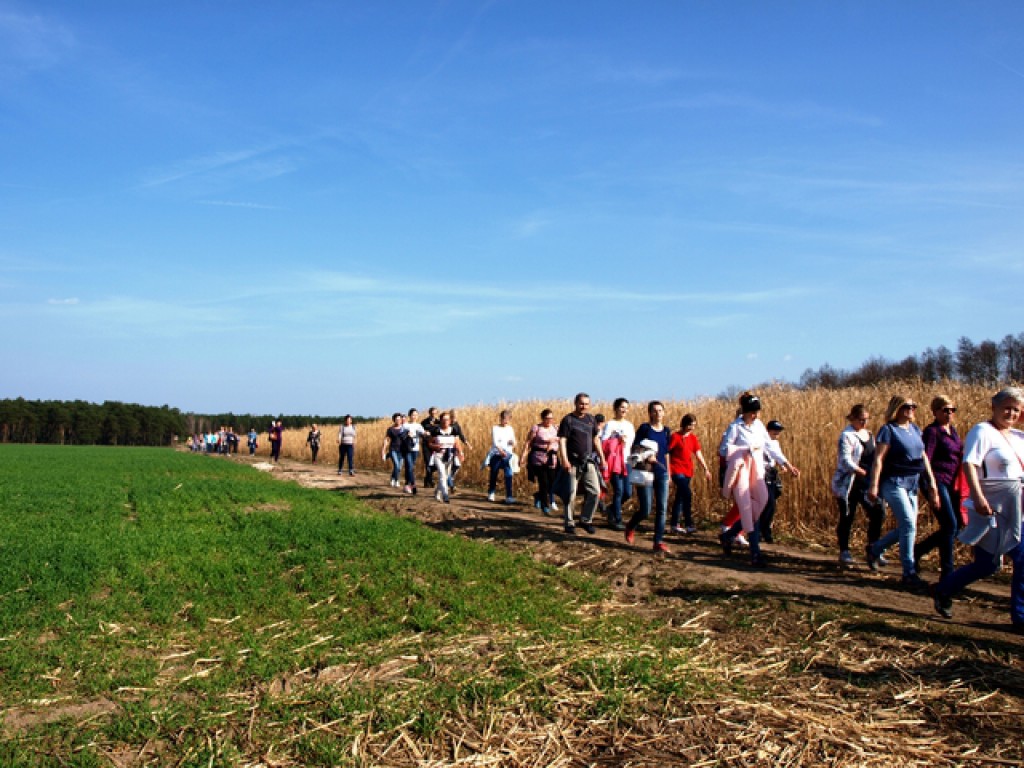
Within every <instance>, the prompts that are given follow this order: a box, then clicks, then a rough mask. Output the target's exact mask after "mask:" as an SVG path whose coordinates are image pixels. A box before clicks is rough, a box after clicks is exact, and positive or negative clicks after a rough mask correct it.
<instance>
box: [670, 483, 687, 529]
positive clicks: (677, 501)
mask: <svg viewBox="0 0 1024 768" xmlns="http://www.w3.org/2000/svg"><path fill="white" fill-rule="evenodd" d="M688 479H689V478H687V477H686V475H672V486H673V487H674V488H675V491H676V495H675V498H674V499H673V500H672V520H671V522H670V525H671V526H672V530H675V529H676V528H678V527H679V523H680V521H681V520H682V518H683V487H684V485H686V481H687V480H688Z"/></svg>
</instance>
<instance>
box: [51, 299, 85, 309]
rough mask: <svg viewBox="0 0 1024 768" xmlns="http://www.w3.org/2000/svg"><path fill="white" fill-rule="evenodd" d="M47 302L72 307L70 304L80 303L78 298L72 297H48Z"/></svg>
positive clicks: (52, 304)
mask: <svg viewBox="0 0 1024 768" xmlns="http://www.w3.org/2000/svg"><path fill="white" fill-rule="evenodd" d="M46 303H47V304H49V305H51V306H58V307H70V306H74V305H75V304H77V303H78V299H76V298H70V299H47V300H46Z"/></svg>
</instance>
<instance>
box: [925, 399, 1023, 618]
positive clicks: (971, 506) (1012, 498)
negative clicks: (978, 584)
mask: <svg viewBox="0 0 1024 768" xmlns="http://www.w3.org/2000/svg"><path fill="white" fill-rule="evenodd" d="M1022 408H1024V390H1022V389H1020V388H1019V387H1007V388H1005V389H1002V390H1000V391H999V392H997V393H996V394H995V396H994V397H993V398H992V418H991V419H990V420H989V421H984V422H982V423H980V424H976V425H975V426H974V427H973V428H972V429H971V431H970V432H968V433H967V440H966V442H965V444H964V463H963V469H964V478H965V479H966V480H967V486H968V487H969V488H970V489H971V498H970V500H968V501H966V502H964V506H965V507H966V508H967V510H968V521H967V527H966V528H964V530H962V531H961V532H960V534H959V535H960V540H961V541H963V542H964V543H966V544H973V545H974V562H973V563H968V564H967V565H964V566H962V567H960V568H957V569H956V570H955V571H953V572H952V573H950V574H948V575H946V576H944V577H943V578H942V580H941V581H939V583H938V584H937V585H936V586H935V592H934V595H933V596H934V604H935V610H936V611H937V612H938V613H939V614H941V615H942V616H945V617H946V618H950V617H951V616H952V615H953V600H952V597H953V595H955V594H957V593H959V592H960V591H961V590H963V589H964V587H966V586H967V585H968V584H972V583H973V582H975V581H977V580H979V579H983V578H985V577H986V576H991V575H992V574H994V573H995V572H996V571H998V570H999V568H1000V566H1001V565H1002V561H1003V555H1009V556H1010V559H1011V560H1012V562H1013V580H1012V581H1011V585H1010V619H1011V620H1012V621H1013V626H1014V627H1016V628H1017V630H1018V631H1024V545H1022V544H1021V481H1022V478H1024V432H1022V431H1021V430H1019V429H1014V426H1015V425H1016V424H1017V423H1018V422H1019V420H1020V417H1021V409H1022Z"/></svg>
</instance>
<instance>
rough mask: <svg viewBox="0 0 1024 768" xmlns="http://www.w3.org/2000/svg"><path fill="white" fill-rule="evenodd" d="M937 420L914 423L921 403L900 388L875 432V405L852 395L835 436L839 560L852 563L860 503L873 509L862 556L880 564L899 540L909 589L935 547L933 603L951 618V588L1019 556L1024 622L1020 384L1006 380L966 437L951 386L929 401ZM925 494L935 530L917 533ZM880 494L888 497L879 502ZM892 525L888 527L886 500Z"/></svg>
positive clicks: (1016, 594)
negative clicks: (968, 557)
mask: <svg viewBox="0 0 1024 768" xmlns="http://www.w3.org/2000/svg"><path fill="white" fill-rule="evenodd" d="M930 405H931V411H932V421H931V423H929V424H928V425H927V426H926V427H925V428H924V429H923V430H922V429H920V428H919V427H918V425H917V423H916V421H917V412H918V410H919V405H918V403H916V402H914V400H913V399H912V398H911V397H910V396H908V395H905V394H898V395H894V396H893V397H892V398H891V399H890V400H889V405H888V407H887V408H886V412H885V423H884V424H883V425H882V427H881V428H880V429H879V430H878V432H877V433H875V434H872V433H871V431H869V429H868V427H867V424H868V421H869V419H870V413H869V412H868V409H867V408H866V406H864V405H863V404H857V405H854V406H853V408H851V409H850V413H849V415H848V416H847V420H848V421H849V426H847V427H846V428H845V429H844V430H843V432H842V433H841V434H840V436H839V443H838V457H837V467H836V471H835V474H834V475H833V478H832V483H831V488H832V493H833V495H834V496H835V497H836V501H837V505H838V508H839V524H838V526H837V529H836V533H837V538H838V543H839V561H840V563H841V564H843V565H850V564H852V563H853V562H854V557H853V555H852V554H851V552H850V530H851V526H852V523H853V519H854V515H855V512H856V509H857V508H858V507H860V508H862V509H863V510H864V512H865V514H866V516H867V518H868V527H867V544H866V545H865V561H866V563H867V565H868V567H869V568H871V569H872V570H878V569H879V568H880V567H881V566H882V565H885V564H886V562H887V561H886V560H885V552H886V551H887V550H888V549H889V548H891V547H892V546H893V545H894V544H897V545H898V552H899V560H900V565H901V568H902V583H903V584H904V585H905V586H907V587H908V588H911V589H923V588H925V587H927V586H928V585H927V584H925V582H924V581H923V580H922V579H921V576H920V562H921V559H922V558H923V557H924V556H925V555H926V554H928V553H929V552H932V551H933V550H937V551H938V556H939V572H940V579H939V581H938V582H937V583H936V584H933V585H932V586H931V588H930V590H929V591H930V594H931V597H932V600H933V604H934V608H935V611H936V612H937V613H938V614H940V615H941V616H944V617H946V618H949V617H951V616H952V615H953V598H954V597H955V596H956V595H958V594H959V593H961V592H962V591H963V590H964V588H966V587H967V586H968V585H970V584H972V583H973V582H975V581H977V580H979V579H982V578H985V577H987V576H990V575H992V574H994V573H995V572H996V571H998V570H999V569H1000V567H1001V565H1002V561H1003V559H1004V557H1006V558H1008V559H1009V560H1010V561H1011V562H1012V564H1013V576H1012V582H1011V599H1010V618H1011V621H1012V622H1013V625H1014V627H1016V628H1017V629H1019V630H1024V545H1022V544H1021V539H1022V530H1021V529H1022V519H1021V482H1022V478H1024V432H1022V431H1021V430H1020V429H1017V428H1016V425H1017V424H1018V422H1019V420H1020V416H1021V409H1022V407H1024V390H1021V389H1020V388H1018V387H1007V388H1004V389H1001V390H1000V391H999V392H997V393H996V394H995V395H994V396H993V397H992V401H991V416H990V418H989V419H988V420H986V421H983V422H981V423H979V424H976V425H975V426H974V427H972V428H971V430H970V431H969V432H968V433H967V436H966V438H965V439H961V437H960V435H959V433H958V432H957V429H956V426H955V423H954V422H955V414H956V412H957V407H956V403H954V402H953V400H952V399H950V398H949V397H947V396H945V395H938V396H936V397H935V398H934V399H933V400H932V401H931V404H930ZM921 495H923V496H924V497H925V499H926V500H927V501H928V504H929V507H930V508H931V510H932V514H933V516H934V517H935V521H936V523H937V528H936V530H935V531H934V532H933V533H931V534H930V535H929V536H927V537H926V538H924V539H922V540H920V541H918V540H917V519H918V498H919V496H921ZM883 502H884V506H883ZM885 507H888V508H889V510H890V511H891V512H892V514H893V517H894V518H895V519H896V527H895V528H893V529H892V530H890V531H889V532H888V533H887V534H885V535H884V536H883V535H882V523H883V519H884V516H885V511H884V508H885ZM958 539H959V540H960V541H961V542H962V543H964V544H966V545H968V546H971V547H973V560H972V562H970V563H968V564H966V565H964V566H962V567H960V568H956V567H955V557H954V556H955V548H956V541H957V540H958Z"/></svg>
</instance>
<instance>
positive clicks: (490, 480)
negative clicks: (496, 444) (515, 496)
mask: <svg viewBox="0 0 1024 768" xmlns="http://www.w3.org/2000/svg"><path fill="white" fill-rule="evenodd" d="M500 468H501V462H500V461H499V460H498V456H497V454H495V455H494V456H491V462H490V464H489V465H488V466H487V495H488V496H490V495H491V494H493V493H494V488H495V486H497V484H498V470H499V469H500Z"/></svg>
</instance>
